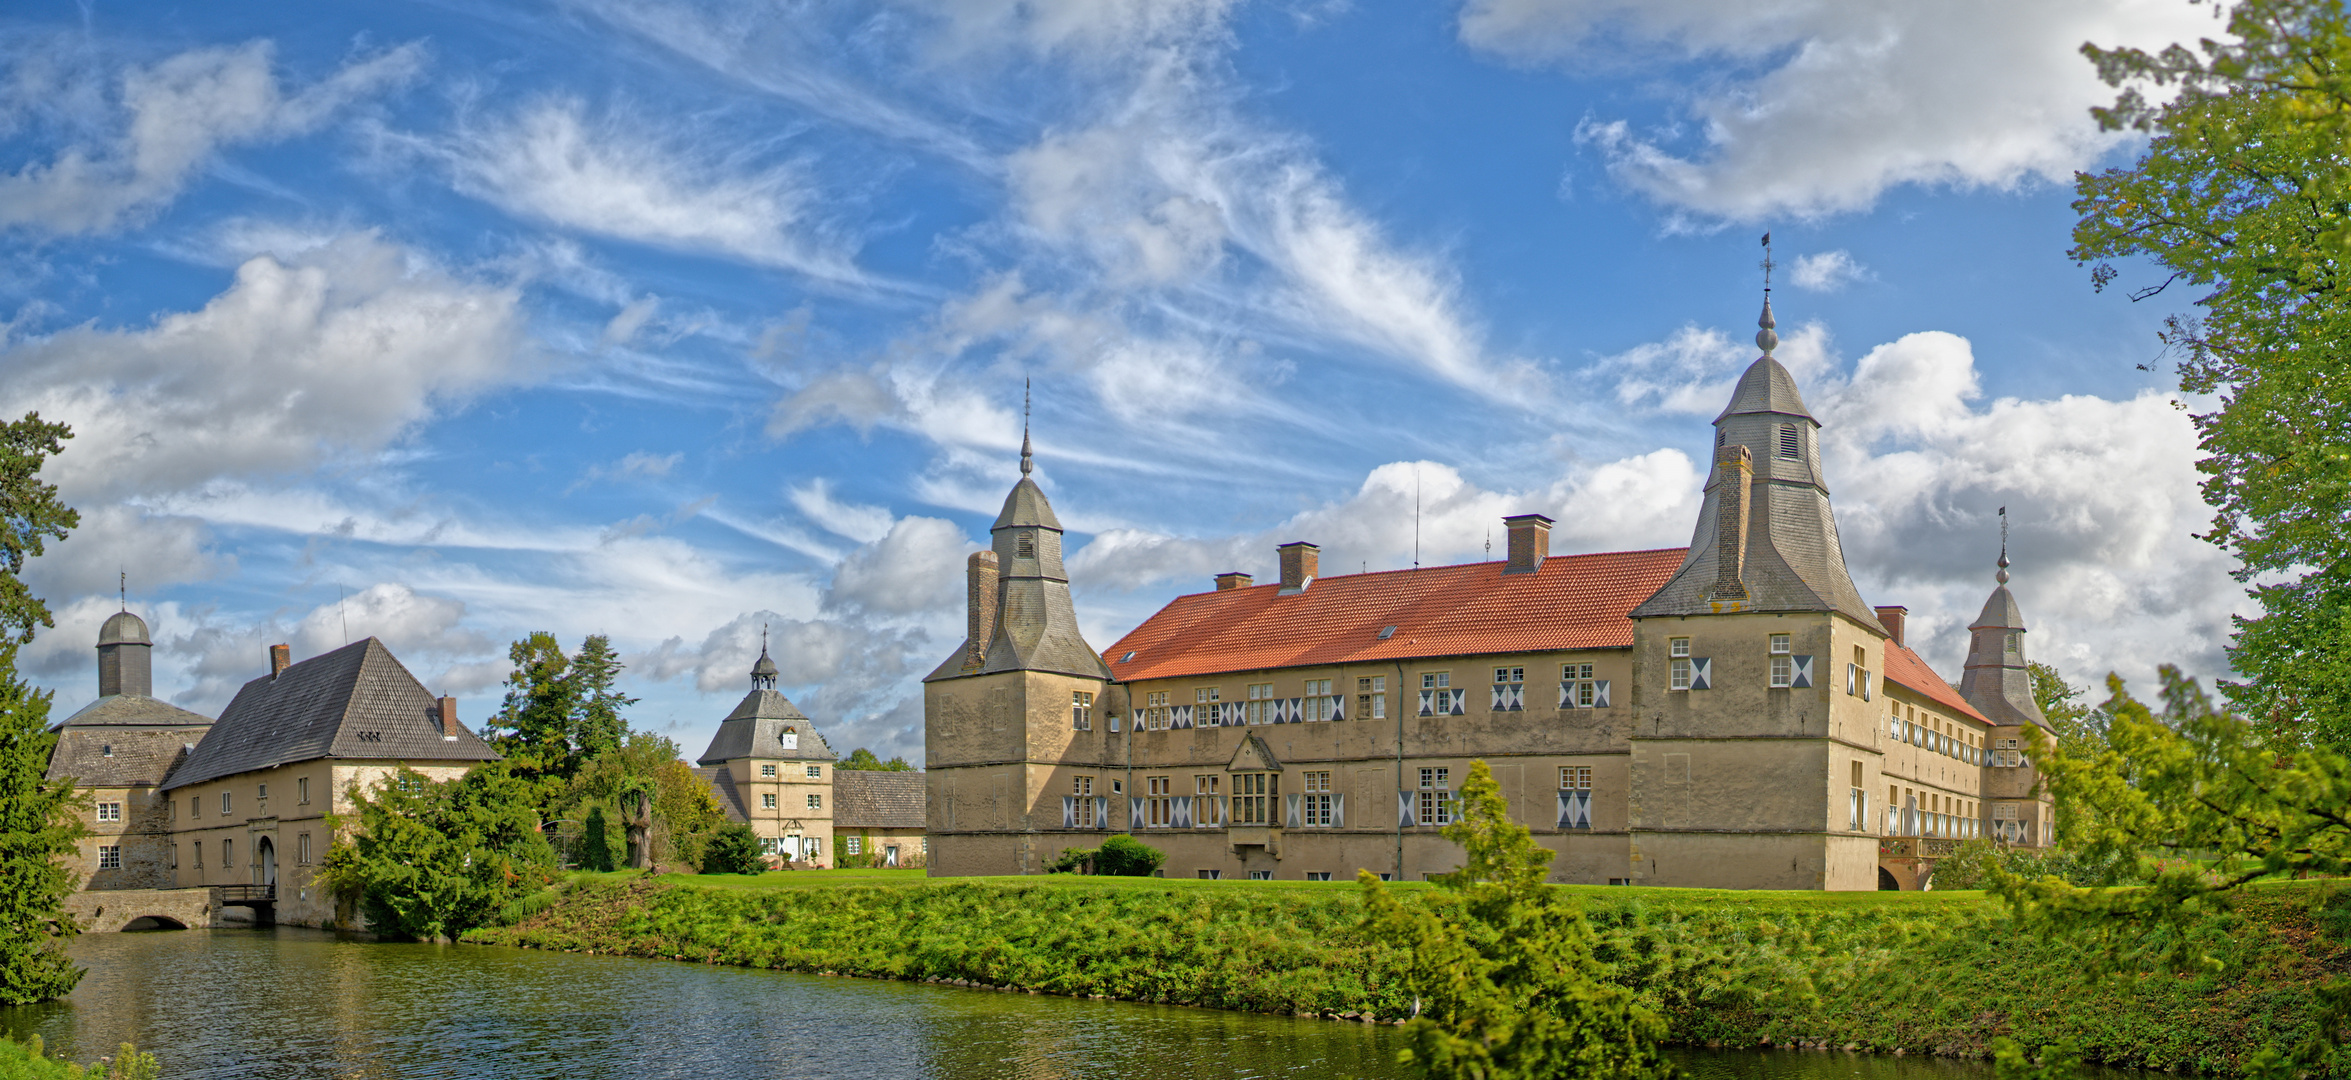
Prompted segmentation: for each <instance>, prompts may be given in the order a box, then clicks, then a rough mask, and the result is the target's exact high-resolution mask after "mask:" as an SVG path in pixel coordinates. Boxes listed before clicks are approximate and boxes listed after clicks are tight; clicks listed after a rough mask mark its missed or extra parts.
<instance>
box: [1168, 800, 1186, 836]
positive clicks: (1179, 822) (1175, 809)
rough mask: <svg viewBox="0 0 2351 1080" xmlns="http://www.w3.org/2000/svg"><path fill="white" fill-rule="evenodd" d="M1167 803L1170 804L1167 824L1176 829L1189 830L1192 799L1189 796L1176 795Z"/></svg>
mask: <svg viewBox="0 0 2351 1080" xmlns="http://www.w3.org/2000/svg"><path fill="white" fill-rule="evenodd" d="M1168 802H1169V803H1170V804H1171V805H1169V807H1168V811H1169V813H1168V823H1169V824H1170V825H1171V826H1173V827H1175V828H1178V829H1189V828H1191V827H1192V797H1191V796H1189V795H1178V796H1176V797H1174V798H1172V799H1169V800H1168Z"/></svg>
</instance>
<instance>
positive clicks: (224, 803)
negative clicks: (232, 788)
mask: <svg viewBox="0 0 2351 1080" xmlns="http://www.w3.org/2000/svg"><path fill="white" fill-rule="evenodd" d="M220 812H221V814H222V815H223V816H226V815H227V814H228V812H229V793H228V792H225V791H224V792H221V793H220Z"/></svg>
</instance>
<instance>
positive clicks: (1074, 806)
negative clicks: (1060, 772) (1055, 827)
mask: <svg viewBox="0 0 2351 1080" xmlns="http://www.w3.org/2000/svg"><path fill="white" fill-rule="evenodd" d="M1061 827H1062V828H1064V829H1074V828H1077V827H1078V797H1077V796H1075V795H1064V796H1062V797H1061Z"/></svg>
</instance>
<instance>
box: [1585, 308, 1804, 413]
mask: <svg viewBox="0 0 2351 1080" xmlns="http://www.w3.org/2000/svg"><path fill="white" fill-rule="evenodd" d="M1758 355H1759V354H1758V353H1757V351H1756V347H1755V346H1754V345H1752V344H1748V343H1743V342H1739V341H1733V340H1732V339H1731V336H1730V335H1729V334H1727V333H1724V332H1723V331H1721V330H1719V329H1716V328H1714V327H1711V326H1709V327H1704V328H1701V327H1699V326H1697V325H1696V324H1691V325H1686V326H1683V327H1682V328H1681V329H1679V330H1676V331H1674V332H1673V333H1672V334H1671V335H1670V336H1668V337H1667V338H1666V339H1665V340H1664V341H1651V342H1643V343H1642V344H1639V345H1635V346H1633V347H1632V348H1630V349H1627V350H1625V351H1624V352H1621V353H1618V354H1616V355H1614V356H1610V357H1605V358H1602V359H1601V360H1600V361H1599V362H1597V363H1595V364H1593V365H1592V366H1591V368H1590V369H1589V370H1590V371H1591V372H1592V373H1593V374H1596V375H1598V376H1600V377H1601V378H1603V379H1605V380H1607V381H1609V382H1611V383H1613V384H1614V386H1615V394H1616V400H1617V401H1618V402H1619V403H1621V404H1623V405H1626V406H1630V407H1633V408H1637V409H1654V410H1656V411H1659V412H1667V413H1685V414H1688V415H1692V416H1705V417H1708V418H1712V417H1713V416H1714V415H1715V414H1716V413H1719V412H1721V411H1722V407H1723V403H1724V402H1726V401H1729V400H1730V399H1731V388H1732V387H1734V386H1736V385H1737V383H1738V378H1739V374H1740V373H1741V372H1743V371H1745V370H1747V365H1749V364H1752V363H1754V362H1755V359H1756V357H1757V356H1758ZM1773 355H1774V356H1775V357H1777V358H1778V360H1779V362H1780V363H1781V364H1782V365H1783V366H1785V367H1786V368H1787V369H1788V371H1789V372H1790V373H1791V374H1793V375H1795V376H1796V378H1797V382H1798V383H1799V384H1802V383H1805V382H1808V381H1810V380H1811V379H1812V378H1813V377H1815V376H1817V375H1820V374H1822V373H1824V372H1826V371H1828V370H1829V368H1830V365H1831V361H1830V357H1829V332H1828V328H1827V327H1826V326H1824V325H1822V324H1820V323H1818V322H1807V323H1805V324H1804V325H1802V326H1799V327H1797V328H1795V329H1794V330H1791V331H1789V332H1788V334H1787V335H1786V336H1785V337H1783V338H1781V339H1780V344H1779V347H1778V348H1777V349H1776V350H1775V351H1774V352H1773Z"/></svg>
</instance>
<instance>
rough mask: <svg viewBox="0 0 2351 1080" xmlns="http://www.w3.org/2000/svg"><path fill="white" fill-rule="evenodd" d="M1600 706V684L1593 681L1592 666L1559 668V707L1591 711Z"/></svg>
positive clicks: (1575, 665)
mask: <svg viewBox="0 0 2351 1080" xmlns="http://www.w3.org/2000/svg"><path fill="white" fill-rule="evenodd" d="M1599 704H1600V684H1599V683H1598V682H1595V681H1593V679H1592V665H1590V664H1562V665H1560V667H1559V707H1560V708H1562V709H1589V708H1593V707H1594V706H1597V705H1599Z"/></svg>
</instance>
